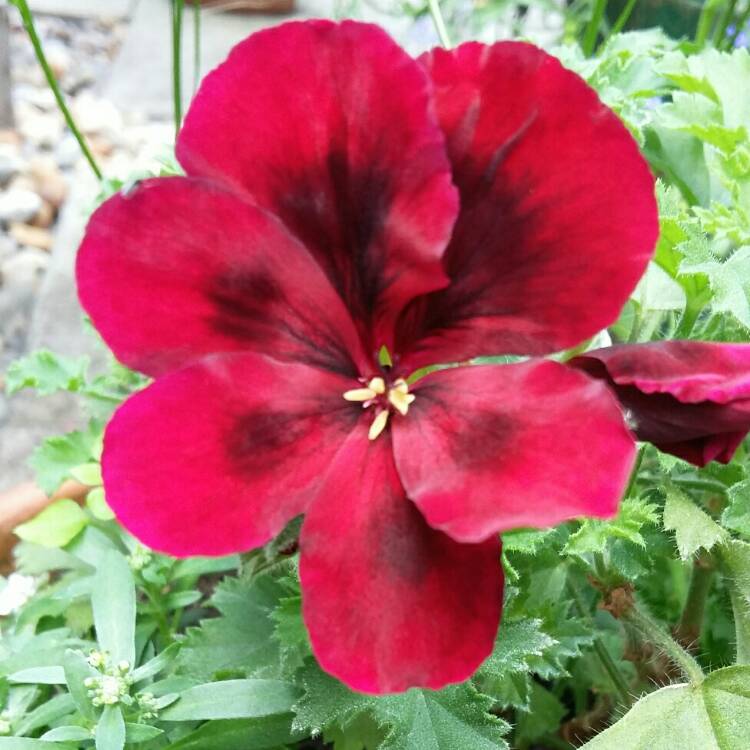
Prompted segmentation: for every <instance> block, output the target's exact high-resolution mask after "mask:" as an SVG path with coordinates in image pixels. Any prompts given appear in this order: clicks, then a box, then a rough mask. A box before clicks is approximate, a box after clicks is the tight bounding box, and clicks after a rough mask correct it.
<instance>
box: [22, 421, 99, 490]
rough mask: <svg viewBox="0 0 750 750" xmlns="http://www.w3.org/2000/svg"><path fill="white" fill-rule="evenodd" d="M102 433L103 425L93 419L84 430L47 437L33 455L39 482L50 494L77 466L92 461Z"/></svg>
mask: <svg viewBox="0 0 750 750" xmlns="http://www.w3.org/2000/svg"><path fill="white" fill-rule="evenodd" d="M100 437H101V428H100V427H99V426H98V425H96V424H94V423H92V424H91V425H90V426H89V427H88V428H87V429H86V430H84V431H76V432H70V433H68V434H67V435H58V436H56V437H51V438H47V439H46V440H45V441H44V442H43V443H42V444H41V445H40V446H39V447H38V448H37V449H36V450H35V451H34V452H33V453H32V455H31V459H30V460H29V463H30V465H31V467H32V468H33V469H34V470H35V471H36V478H37V482H38V483H39V486H40V487H41V488H42V489H43V490H44V491H45V492H46V493H47V494H48V495H51V494H52V493H53V492H54V491H55V490H56V489H57V488H58V487H59V486H60V484H61V483H62V482H63V480H64V479H66V478H67V477H68V476H69V475H70V470H71V469H72V468H73V467H74V466H78V465H79V464H82V463H86V462H88V461H91V460H92V459H93V458H95V456H94V452H95V451H96V449H97V445H98V442H99V439H100Z"/></svg>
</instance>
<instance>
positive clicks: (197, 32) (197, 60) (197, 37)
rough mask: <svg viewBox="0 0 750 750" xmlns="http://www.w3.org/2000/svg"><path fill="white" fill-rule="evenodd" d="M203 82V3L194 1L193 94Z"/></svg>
mask: <svg viewBox="0 0 750 750" xmlns="http://www.w3.org/2000/svg"><path fill="white" fill-rule="evenodd" d="M200 82H201V4H200V3H199V2H198V1H197V0H196V2H194V3H193V94H195V92H196V91H197V90H198V86H199V85H200Z"/></svg>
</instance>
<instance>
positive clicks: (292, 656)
mask: <svg viewBox="0 0 750 750" xmlns="http://www.w3.org/2000/svg"><path fill="white" fill-rule="evenodd" d="M271 617H272V618H273V620H274V621H275V623H276V627H275V628H274V638H276V640H277V641H278V642H279V645H280V648H281V657H282V660H283V662H284V665H285V667H286V669H287V670H290V671H292V672H293V671H295V670H296V669H298V668H299V667H301V666H302V665H303V664H304V662H305V660H306V659H307V658H308V657H309V656H310V653H311V650H310V640H309V637H308V634H307V628H306V627H305V623H304V622H303V620H302V597H301V596H299V595H296V596H289V597H285V598H283V599H280V600H279V604H278V606H277V607H276V609H275V610H274V611H273V613H272V615H271Z"/></svg>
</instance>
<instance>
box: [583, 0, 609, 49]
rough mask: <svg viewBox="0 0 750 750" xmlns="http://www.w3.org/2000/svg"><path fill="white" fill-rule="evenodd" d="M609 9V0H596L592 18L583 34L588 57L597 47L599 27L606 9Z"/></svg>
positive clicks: (584, 47)
mask: <svg viewBox="0 0 750 750" xmlns="http://www.w3.org/2000/svg"><path fill="white" fill-rule="evenodd" d="M606 9H607V0H594V7H593V9H592V11H591V18H590V19H589V22H588V25H587V26H586V30H585V31H584V34H583V42H582V43H581V46H582V47H583V53H584V54H585V55H586V57H591V55H593V54H594V50H595V49H596V38H597V37H598V36H599V29H600V28H601V25H602V20H603V19H604V11H605V10H606Z"/></svg>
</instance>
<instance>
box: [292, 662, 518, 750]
mask: <svg viewBox="0 0 750 750" xmlns="http://www.w3.org/2000/svg"><path fill="white" fill-rule="evenodd" d="M301 674H302V683H303V684H304V686H305V695H304V697H303V698H302V699H301V700H300V701H299V702H298V704H297V706H296V708H295V711H296V718H295V720H294V725H293V726H294V727H295V728H297V729H300V730H307V731H311V732H318V731H321V730H322V729H324V728H325V727H328V726H339V727H343V728H344V729H346V727H347V725H348V724H350V723H351V722H352V721H353V720H355V719H356V718H357V717H358V715H359V714H361V713H365V712H366V713H370V714H371V715H372V716H373V718H374V719H375V721H376V722H377V723H378V724H380V725H381V726H383V727H385V728H387V737H386V740H385V742H384V743H383V745H382V750H413V748H420V750H455V748H471V749H472V750H500V749H501V748H507V744H506V743H505V741H504V740H503V736H504V735H505V734H506V732H507V730H508V725H507V724H506V723H505V722H504V721H502V720H500V719H498V718H497V717H495V716H492V715H490V714H489V713H488V712H489V710H490V708H491V707H492V705H493V701H492V699H490V698H488V697H487V696H484V695H481V694H480V693H479V692H478V691H477V690H475V689H474V688H472V687H471V685H469V684H468V683H464V684H463V685H454V686H452V687H448V688H445V689H444V690H439V691H432V690H418V689H412V690H409V691H408V692H406V693H403V694H400V695H392V696H381V697H375V696H369V695H363V694H360V693H354V692H353V691H351V690H349V689H348V688H347V687H346V686H345V685H343V684H342V683H341V682H339V681H338V680H335V679H333V678H332V677H329V676H328V675H326V674H325V673H324V672H322V671H321V670H320V668H319V667H317V665H315V664H314V663H310V664H308V665H307V666H306V667H305V668H304V670H303V671H302V672H301Z"/></svg>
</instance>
